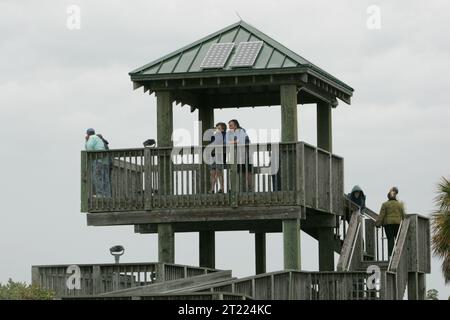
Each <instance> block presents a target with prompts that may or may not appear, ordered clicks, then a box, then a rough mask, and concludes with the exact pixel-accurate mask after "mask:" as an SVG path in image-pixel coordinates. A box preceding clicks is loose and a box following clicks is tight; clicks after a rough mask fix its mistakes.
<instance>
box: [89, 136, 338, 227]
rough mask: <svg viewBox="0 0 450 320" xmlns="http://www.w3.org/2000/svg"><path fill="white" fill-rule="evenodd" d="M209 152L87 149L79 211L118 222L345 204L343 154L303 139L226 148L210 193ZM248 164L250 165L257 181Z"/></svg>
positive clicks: (289, 212)
mask: <svg viewBox="0 0 450 320" xmlns="http://www.w3.org/2000/svg"><path fill="white" fill-rule="evenodd" d="M208 148H209V149H208ZM220 149H221V150H222V148H221V147H220ZM210 152H211V147H207V146H206V147H193V146H191V147H173V148H145V149H144V148H143V149H123V150H110V151H106V152H85V151H83V152H82V154H81V160H82V161H81V211H82V212H88V213H89V214H88V218H87V220H88V224H89V225H119V224H145V223H162V222H182V221H191V222H192V221H233V220H248V221H257V220H262V219H297V218H303V219H304V218H305V217H306V210H307V209H308V210H315V211H318V212H327V213H334V214H342V212H343V210H344V209H343V206H344V201H343V196H344V185H343V159H342V158H341V157H339V156H336V155H333V154H331V153H329V152H327V151H324V150H322V149H319V148H316V147H313V146H311V145H308V144H306V143H303V142H296V143H294V142H293V143H280V144H251V145H248V146H247V147H244V148H243V149H239V147H228V149H227V151H226V161H227V164H226V166H225V169H224V171H223V172H224V186H225V188H224V190H223V193H217V188H216V193H212V194H211V193H209V192H208V191H209V190H210V187H211V186H210V173H209V170H210V166H209V165H208V164H207V163H205V162H208V158H207V156H203V155H208V154H210ZM240 152H242V153H240ZM242 154H245V155H246V156H244V157H242ZM247 155H248V156H247ZM243 158H244V159H245V163H238V162H239V161H238V160H239V159H243ZM98 163H110V166H111V169H110V172H109V179H110V181H109V182H110V183H109V184H108V187H109V188H110V191H111V192H110V195H108V196H103V195H101V194H98V192H97V191H96V179H98V178H97V177H96V173H95V170H94V169H93V168H94V166H95V165H96V164H98ZM242 167H245V168H248V169H249V170H250V172H251V175H250V176H249V177H250V178H249V179H251V183H249V182H248V181H246V176H245V174H244V173H241V172H240V171H242V170H243V168H242Z"/></svg>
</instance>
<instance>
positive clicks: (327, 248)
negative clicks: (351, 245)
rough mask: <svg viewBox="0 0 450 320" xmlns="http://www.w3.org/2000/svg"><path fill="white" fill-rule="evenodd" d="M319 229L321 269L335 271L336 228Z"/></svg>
mask: <svg viewBox="0 0 450 320" xmlns="http://www.w3.org/2000/svg"><path fill="white" fill-rule="evenodd" d="M318 230H319V271H334V228H328V227H324V228H318Z"/></svg>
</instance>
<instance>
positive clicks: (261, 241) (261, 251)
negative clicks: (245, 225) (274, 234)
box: [255, 232, 266, 274]
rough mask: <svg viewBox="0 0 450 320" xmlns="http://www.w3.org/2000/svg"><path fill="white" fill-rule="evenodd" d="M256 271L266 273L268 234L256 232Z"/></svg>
mask: <svg viewBox="0 0 450 320" xmlns="http://www.w3.org/2000/svg"><path fill="white" fill-rule="evenodd" d="M255 272H256V274H261V273H266V234H265V233H264V232H256V233H255Z"/></svg>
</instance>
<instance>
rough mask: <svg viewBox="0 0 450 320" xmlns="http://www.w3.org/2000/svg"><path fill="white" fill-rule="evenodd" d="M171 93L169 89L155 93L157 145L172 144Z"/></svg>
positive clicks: (165, 145)
mask: <svg viewBox="0 0 450 320" xmlns="http://www.w3.org/2000/svg"><path fill="white" fill-rule="evenodd" d="M172 101H173V100H172V95H171V93H170V92H169V91H159V92H157V93H156V117H157V135H158V147H170V146H172V132H173V106H172Z"/></svg>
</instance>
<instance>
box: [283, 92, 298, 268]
mask: <svg viewBox="0 0 450 320" xmlns="http://www.w3.org/2000/svg"><path fill="white" fill-rule="evenodd" d="M280 100H281V142H294V141H298V134H297V130H298V123H297V86H296V85H294V84H287V85H281V86H280ZM281 170H282V169H281ZM282 183H283V182H282ZM283 256H284V269H295V270H300V268H301V264H300V220H299V219H293V220H283Z"/></svg>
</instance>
